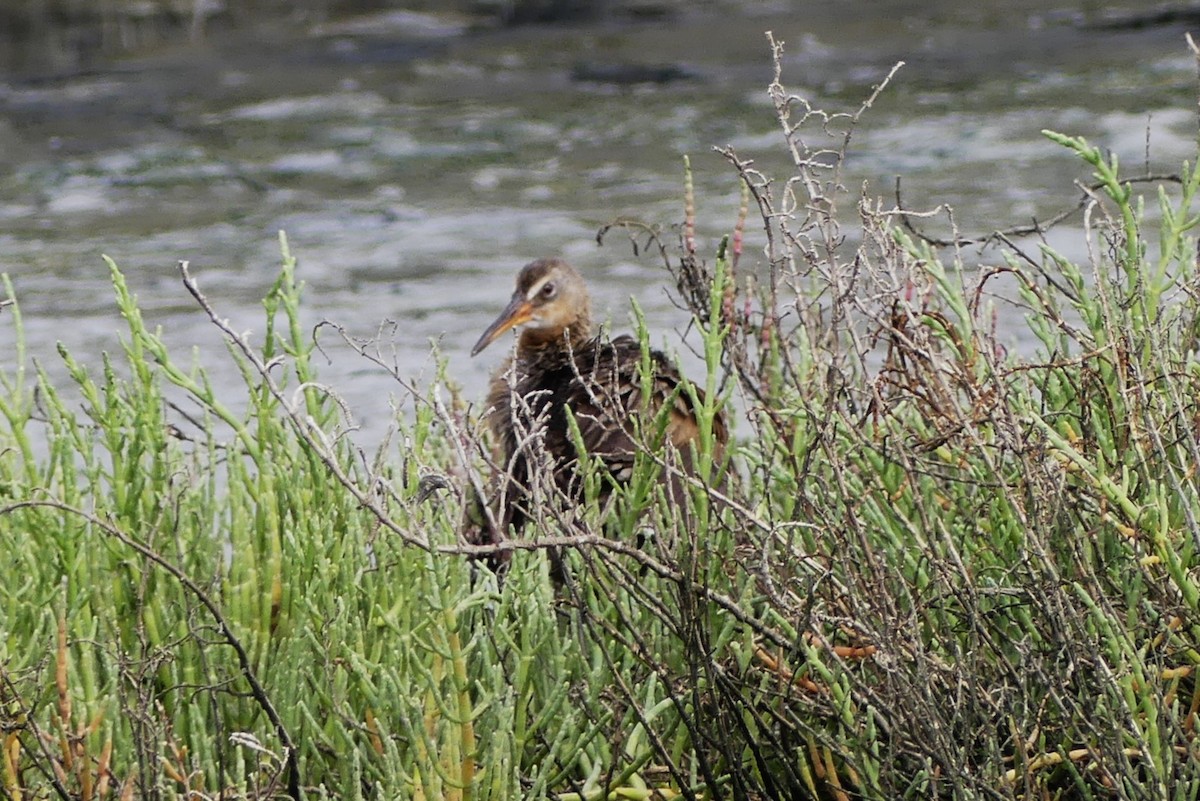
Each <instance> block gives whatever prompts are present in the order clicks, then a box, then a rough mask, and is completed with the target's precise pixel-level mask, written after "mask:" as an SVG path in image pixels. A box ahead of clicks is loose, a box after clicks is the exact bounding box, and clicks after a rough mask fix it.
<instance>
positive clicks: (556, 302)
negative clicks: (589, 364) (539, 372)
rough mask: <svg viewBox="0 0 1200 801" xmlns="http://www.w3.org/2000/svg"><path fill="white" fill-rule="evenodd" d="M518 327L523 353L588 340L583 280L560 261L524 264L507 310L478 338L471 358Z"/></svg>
mask: <svg viewBox="0 0 1200 801" xmlns="http://www.w3.org/2000/svg"><path fill="white" fill-rule="evenodd" d="M518 326H523V328H522V331H521V342H520V347H521V348H522V349H524V348H538V347H542V346H545V345H553V344H554V343H559V344H561V343H564V342H565V341H567V340H569V341H571V342H572V343H577V342H581V341H583V340H584V339H586V338H588V337H589V336H590V335H591V327H592V306H591V300H590V299H589V298H588V291H587V285H586V284H585V283H584V282H583V277H582V276H581V275H580V274H579V273H577V272H575V269H574V268H573V267H571V265H569V264H567V263H566V262H565V261H563V260H561V259H538V260H537V261H532V262H530V263H529V264H526V265H525V266H524V267H522V268H521V272H520V273H518V274H517V289H516V291H515V292H513V295H512V299H511V300H509V302H508V306H506V307H505V308H504V311H502V312H500V316H499V317H497V318H496V319H495V321H494V322H493V323H492V324H491V325H489V326H488V327H487V330H486V331H484V332H483V335H482V336H481V337H479V341H478V342H476V343H475V347H474V348H472V349H471V355H472V356H474V355H476V354H477V353H479V352H480V351H482V350H483V349H484V348H486V347H487V346H488V345H490V344H492V343H493V342H495V341H496V340H497V339H498V338H499V337H500V335H501V334H503V333H504V332H505V331H508V330H509V329H512V328H517V327H518Z"/></svg>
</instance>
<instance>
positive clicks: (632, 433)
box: [473, 259, 727, 542]
mask: <svg viewBox="0 0 1200 801" xmlns="http://www.w3.org/2000/svg"><path fill="white" fill-rule="evenodd" d="M516 326H524V328H523V329H522V331H521V335H520V339H519V340H518V342H517V349H516V354H515V356H513V357H511V358H510V359H508V360H507V361H506V362H505V363H504V364H503V365H502V366H501V367H500V369H499V370H497V371H496V373H495V375H494V376H493V378H492V382H491V387H490V390H489V392H488V399H487V406H488V411H487V423H488V427H489V428H490V429H491V432H492V434H493V436H494V438H495V440H496V443H497V454H496V457H497V458H496V465H497V468H498V469H497V476H496V479H495V480H494V481H493V494H494V495H495V498H496V499H497V500H495V501H494V502H493V510H494V515H493V517H494V520H495V521H496V524H497V526H498V528H499V531H490V532H485V533H483V536H482V537H481V538H482V539H485V540H488V541H493V542H494V541H499V540H500V539H502V538H503V537H504V536H505V534H506V533H507V532H509V531H516V530H519V529H520V528H521V527H522V526H523V525H524V524H525V523H526V521H527V520H528V519H529V518H530V517H531V511H532V510H531V509H530V508H529V504H530V500H531V498H532V497H533V496H534V495H535V494H536V493H535V492H534V489H533V488H534V487H535V486H538V485H540V486H541V487H544V488H548V489H549V488H553V489H554V490H556V491H557V492H558V493H560V495H561V497H564V498H566V499H569V500H571V501H575V502H578V501H579V500H581V499H582V498H583V484H582V477H581V475H580V473H579V470H578V464H579V451H578V448H577V445H576V439H575V435H574V433H573V432H572V427H571V423H570V421H569V417H573V418H574V422H575V425H576V427H577V431H578V439H579V442H580V443H581V444H582V447H583V449H584V450H585V451H586V453H587V454H588V455H589V456H590V457H593V458H594V459H596V460H598V461H599V463H600V464H601V465H602V467H603V469H604V471H605V472H607V473H608V475H609V476H610V477H611V479H612V480H611V481H604V482H603V483H602V486H601V487H600V496H601V499H602V500H603V499H604V498H605V497H607V495H608V494H609V493H610V491H611V487H612V486H613V485H614V484H622V483H625V482H627V481H628V480H629V479H630V477H631V476H632V473H633V469H634V460H635V456H636V454H637V453H638V451H639V449H642V448H645V447H646V446H647V445H650V446H651V447H654V446H656V445H657V444H659V443H660V442H670V443H671V445H672V446H674V447H673V451H672V452H673V453H677V454H678V455H679V457H680V458H678V459H674V460H672V462H671V463H672V464H674V465H676V466H677V467H678V468H679V469H680V470H682V471H683V472H691V470H692V468H693V465H694V451H695V449H697V448H699V442H700V422H699V417H698V415H697V412H696V410H695V409H694V408H693V402H694V399H702V398H703V394H702V393H700V392H699V391H698V390H696V389H695V388H693V387H690V386H687V385H686V379H684V378H683V377H682V376H681V375H680V374H679V371H678V370H677V369H676V368H675V367H674V365H672V364H671V363H670V361H669V360H668V359H667V358H666V357H665V356H664V355H663V354H661V353H659V352H657V351H650V352H649V353H648V354H646V355H643V351H642V347H641V345H640V344H639V343H638V341H637V340H635V339H634V338H632V337H629V336H621V337H617V338H615V339H612V340H606V339H604V338H603V337H596V336H594V335H593V332H592V326H591V314H590V303H589V299H588V294H587V288H586V286H585V284H584V282H583V279H582V278H581V277H580V276H579V274H578V273H576V272H575V270H574V269H572V268H571V267H570V266H569V265H567V264H566V263H565V262H562V261H559V260H555V259H543V260H539V261H535V262H532V263H530V264H528V265H526V266H525V267H524V268H523V269H522V270H521V273H520V274H519V275H518V278H517V289H516V292H514V293H513V296H512V300H511V302H510V303H509V306H508V308H506V309H505V310H504V312H503V313H502V314H501V315H500V317H499V318H498V319H497V320H496V322H494V323H493V324H492V325H491V326H490V327H489V328H488V330H487V331H485V332H484V334H483V336H482V337H480V340H479V342H478V343H477V344H476V346H475V349H474V351H473V353H478V352H479V351H481V350H482V349H483V348H485V347H487V345H488V344H490V343H491V342H493V341H494V340H495V339H496V338H498V337H499V336H500V334H502V333H503V332H504V331H507V330H509V329H510V328H514V327H516ZM646 359H648V367H649V369H648V370H642V369H641V365H642V364H644V363H645V362H644V360H646ZM568 410H569V415H568ZM656 424H657V425H656ZM712 436H713V442H714V455H715V456H718V457H719V455H720V451H721V450H723V448H724V444H725V441H726V439H727V434H726V429H725V424H724V420H723V418H722V417H721V415H720V414H719V413H718V414H717V415H716V417H715V418H714V420H713V425H712ZM664 480H666V481H668V482H669V484H668V486H669V487H670V490H671V491H670V492H669V493H668V494H669V495H670V496H671V497H674V498H675V499H676V500H680V501H681V500H682V496H683V486H684V483H683V482H682V481H681V480H680V476H679V475H678V474H676V475H674V476H669V477H665V478H664Z"/></svg>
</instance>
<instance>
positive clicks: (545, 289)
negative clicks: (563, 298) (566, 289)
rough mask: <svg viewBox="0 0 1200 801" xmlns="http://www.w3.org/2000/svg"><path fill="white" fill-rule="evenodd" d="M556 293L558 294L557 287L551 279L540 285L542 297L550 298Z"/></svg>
mask: <svg viewBox="0 0 1200 801" xmlns="http://www.w3.org/2000/svg"><path fill="white" fill-rule="evenodd" d="M557 294H558V287H556V286H555V285H554V282H553V281H547V282H546V283H545V284H543V285H542V297H543V298H545V299H546V300H550V298H552V297H554V296H555V295H557Z"/></svg>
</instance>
